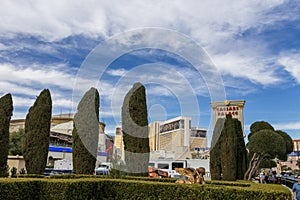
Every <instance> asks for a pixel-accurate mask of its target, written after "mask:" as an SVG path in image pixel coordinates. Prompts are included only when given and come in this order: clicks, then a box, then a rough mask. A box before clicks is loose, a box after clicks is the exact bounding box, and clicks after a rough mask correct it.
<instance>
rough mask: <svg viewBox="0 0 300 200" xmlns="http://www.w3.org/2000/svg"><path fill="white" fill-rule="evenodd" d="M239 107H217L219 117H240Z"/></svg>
mask: <svg viewBox="0 0 300 200" xmlns="http://www.w3.org/2000/svg"><path fill="white" fill-rule="evenodd" d="M238 110H239V107H238V106H219V107H217V116H218V117H223V116H224V117H225V116H226V115H232V116H238V115H239V112H238Z"/></svg>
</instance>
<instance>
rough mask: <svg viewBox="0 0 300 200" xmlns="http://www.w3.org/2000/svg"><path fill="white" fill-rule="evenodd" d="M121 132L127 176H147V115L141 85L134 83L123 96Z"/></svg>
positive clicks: (143, 88) (143, 91)
mask: <svg viewBox="0 0 300 200" xmlns="http://www.w3.org/2000/svg"><path fill="white" fill-rule="evenodd" d="M122 131H123V142H124V150H125V163H126V170H127V174H128V175H135V176H148V164H149V153H150V147H149V135H148V114H147V104H146V94H145V87H144V86H143V85H142V84H141V83H135V84H134V85H133V87H132V88H131V89H130V90H129V92H128V93H127V94H126V96H125V99H124V102H123V106H122Z"/></svg>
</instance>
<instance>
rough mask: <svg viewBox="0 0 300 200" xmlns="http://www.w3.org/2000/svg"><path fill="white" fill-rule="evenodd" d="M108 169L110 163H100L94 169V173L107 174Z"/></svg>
mask: <svg viewBox="0 0 300 200" xmlns="http://www.w3.org/2000/svg"><path fill="white" fill-rule="evenodd" d="M109 170H110V165H108V164H101V165H99V167H98V168H96V169H95V173H94V174H95V175H108V174H109Z"/></svg>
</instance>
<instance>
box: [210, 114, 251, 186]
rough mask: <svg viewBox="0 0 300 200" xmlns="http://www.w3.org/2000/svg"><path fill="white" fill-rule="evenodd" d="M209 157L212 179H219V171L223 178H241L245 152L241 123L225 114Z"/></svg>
mask: <svg viewBox="0 0 300 200" xmlns="http://www.w3.org/2000/svg"><path fill="white" fill-rule="evenodd" d="M219 123H221V122H219ZM210 159H211V161H210V162H211V167H210V168H211V170H212V171H213V174H212V179H216V180H218V179H220V178H221V177H220V174H221V173H222V175H223V177H222V179H223V180H237V179H243V177H244V173H245V171H246V164H247V152H246V148H245V142H244V137H243V131H242V126H241V123H240V121H239V120H237V119H233V118H232V116H231V115H227V116H226V120H225V123H224V126H223V128H222V131H221V135H220V137H219V139H218V141H217V143H216V145H215V146H214V147H213V149H212V151H211V156H210ZM216 163H217V165H216ZM215 168H216V169H217V170H218V171H216V169H215ZM212 171H211V173H212Z"/></svg>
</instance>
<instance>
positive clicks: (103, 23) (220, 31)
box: [0, 0, 299, 86]
mask: <svg viewBox="0 0 300 200" xmlns="http://www.w3.org/2000/svg"><path fill="white" fill-rule="evenodd" d="M285 2H286V1H284V0H267V1H238V0H236V1H217V0H213V1H211V0H206V1H196V0H195V1H189V2H184V1H180V0H177V1H173V2H172V3H169V2H167V1H156V2H155V3H153V2H147V1H146V2H140V1H131V2H130V4H128V3H127V2H116V1H100V2H99V1H94V0H88V1H83V0H81V1H76V2H74V1H37V0H33V1H22V2H21V3H20V2H18V3H16V2H14V1H10V0H4V1H2V2H1V7H0V35H3V36H5V37H8V36H9V34H12V35H13V34H14V33H26V34H30V35H37V36H41V37H43V38H45V39H46V40H49V41H52V40H60V39H62V38H66V37H68V36H71V35H74V34H84V35H87V36H91V37H97V36H104V37H109V36H111V35H114V34H118V33H120V32H122V31H126V30H130V29H135V28H142V27H162V28H169V29H172V30H175V31H178V32H181V33H184V34H186V35H187V36H190V37H191V38H192V39H194V40H195V41H196V42H198V43H199V44H200V45H203V46H204V47H205V49H206V50H207V51H208V53H209V54H211V55H213V56H211V58H212V59H213V60H214V61H216V62H217V64H218V67H220V69H221V70H222V72H224V73H227V74H230V75H232V76H237V77H243V78H246V79H250V80H251V81H252V82H253V83H259V84H272V83H278V82H279V81H280V80H279V78H278V77H276V76H275V75H274V71H273V70H272V69H271V68H268V69H267V68H266V67H265V66H266V65H265V64H266V62H264V61H263V60H262V59H261V58H264V57H265V58H267V59H268V57H269V55H267V54H266V53H265V52H264V51H265V50H266V49H264V48H267V47H265V45H264V42H261V41H260V43H259V44H258V43H254V42H253V41H249V42H248V43H242V44H238V41H237V40H238V39H236V38H238V37H239V36H240V35H241V34H243V33H244V32H245V31H247V30H255V31H256V32H260V31H263V30H264V29H265V28H266V27H268V26H272V25H276V23H277V22H279V21H281V20H294V19H295V18H296V17H299V16H297V15H293V13H292V12H291V13H290V12H285V10H284V7H282V9H281V10H280V12H276V13H275V12H274V13H272V10H273V9H274V8H276V7H278V6H281V5H283V4H284V3H285ZM255 31H254V32H255ZM165 39H168V38H167V37H166V38H165ZM257 46H263V47H260V48H262V49H261V50H260V51H259V52H257V50H258V49H257V48H258V47H257ZM1 48H6V47H5V46H4V47H3V45H2V47H1V46H0V49H1ZM29 48H31V47H29ZM32 48H40V50H41V51H46V52H52V53H55V49H53V48H51V47H49V46H47V45H45V46H44V45H39V47H32ZM249 48H250V50H251V52H257V55H261V57H259V56H257V55H249V56H245V54H240V51H241V50H244V49H249ZM225 60H226V63H225ZM219 64H220V65H219ZM239 71H240V72H239ZM241 71H242V72H245V73H241ZM125 72H126V71H124V70H112V71H108V73H111V75H114V76H122V75H124V73H125ZM50 74H51V73H50ZM50 74H49V76H50ZM59 84H60V83H59ZM69 86H70V85H69Z"/></svg>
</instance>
